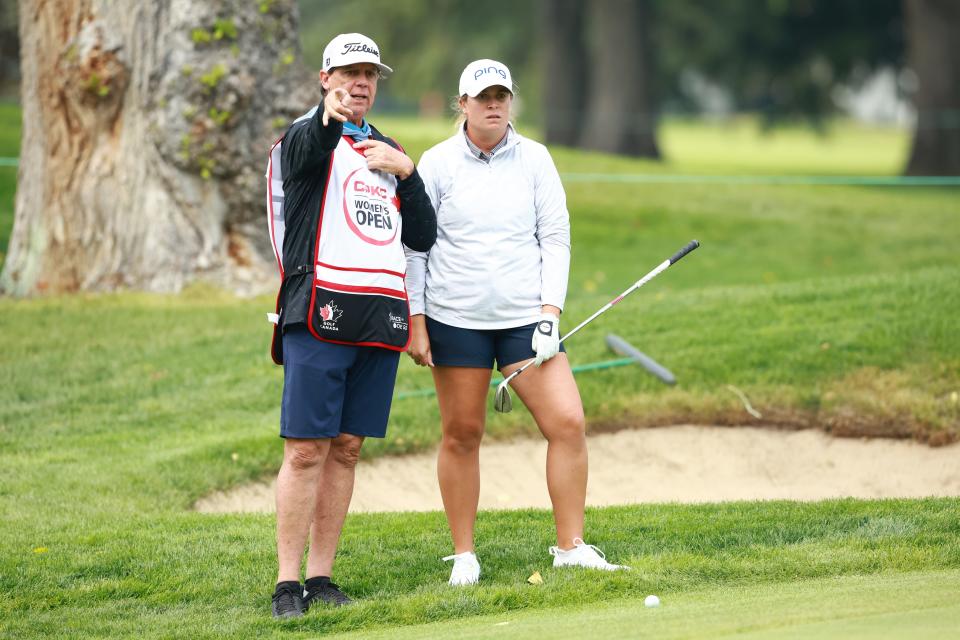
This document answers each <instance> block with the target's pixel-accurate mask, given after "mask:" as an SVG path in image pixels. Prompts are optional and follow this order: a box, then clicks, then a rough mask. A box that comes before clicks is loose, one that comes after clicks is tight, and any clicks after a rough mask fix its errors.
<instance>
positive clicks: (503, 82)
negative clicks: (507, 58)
mask: <svg viewBox="0 0 960 640" xmlns="http://www.w3.org/2000/svg"><path fill="white" fill-rule="evenodd" d="M496 85H500V86H503V87H506V88H507V89H509V90H510V92H511V93H513V80H511V79H510V69H507V65H505V64H503V63H502V62H497V61H496V60H488V59H486V58H484V59H483V60H474V61H473V62H471V63H470V64H468V65H467V68H466V69H464V70H463V73H461V74H460V93H459V94H458V95H461V96H462V95H468V96H470V97H471V98H476V97H477V96H478V95H479V94H480V92H481V91H483V90H484V89H486V88H487V87H493V86H496Z"/></svg>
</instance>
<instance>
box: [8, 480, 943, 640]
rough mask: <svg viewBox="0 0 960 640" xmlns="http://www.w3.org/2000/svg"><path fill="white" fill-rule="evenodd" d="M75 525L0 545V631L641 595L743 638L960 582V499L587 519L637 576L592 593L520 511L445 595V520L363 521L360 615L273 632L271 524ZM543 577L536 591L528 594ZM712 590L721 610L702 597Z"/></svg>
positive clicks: (384, 613) (491, 529)
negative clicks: (912, 589)
mask: <svg viewBox="0 0 960 640" xmlns="http://www.w3.org/2000/svg"><path fill="white" fill-rule="evenodd" d="M136 488H138V487H136V486H134V487H133V488H116V489H114V490H115V491H118V492H119V491H128V492H129V491H131V490H135V489H136ZM97 501H98V500H97V498H96V496H94V495H91V496H90V500H88V502H91V503H95V502H97ZM78 510H79V511H86V512H88V513H87V514H86V515H82V514H80V513H77V514H75V515H74V517H73V525H72V526H71V525H66V526H64V525H60V524H56V523H53V522H44V523H42V524H41V526H40V530H39V531H35V532H32V533H31V534H28V533H27V531H25V530H24V528H23V527H18V528H16V529H14V530H11V531H9V532H5V535H4V540H5V545H4V548H3V549H2V550H0V569H2V571H0V575H2V576H3V577H2V578H0V580H2V582H0V584H2V585H3V588H4V590H5V591H7V597H6V599H5V600H4V601H3V603H2V604H0V607H3V609H2V613H3V615H2V617H0V619H3V620H4V621H5V622H4V624H5V625H6V629H5V631H6V632H7V633H8V634H10V635H13V636H14V637H16V635H18V634H21V633H22V634H24V635H36V636H50V635H53V634H57V635H58V636H60V637H89V636H94V635H97V636H111V637H117V636H127V635H133V634H136V635H137V636H138V637H171V636H180V637H212V636H216V635H226V636H230V637H249V636H253V635H273V636H281V635H283V636H288V635H296V636H304V637H306V636H315V635H316V634H320V633H323V634H326V633H330V632H334V631H352V630H365V631H369V630H377V629H384V630H386V629H392V628H393V627H396V626H406V625H418V624H423V623H427V622H437V621H443V620H453V619H458V618H465V617H472V616H485V615H487V616H488V615H498V616H501V618H498V620H499V619H503V618H502V616H505V615H512V614H513V613H515V612H517V613H518V612H523V611H532V610H543V609H546V608H564V609H568V608H577V609H582V608H583V607H586V606H588V605H590V604H591V603H600V602H608V601H615V602H616V601H619V603H620V604H621V605H625V602H624V601H626V600H633V601H634V603H635V604H634V606H638V605H637V599H638V598H642V597H643V596H644V595H646V594H647V593H658V594H659V595H660V596H661V597H662V598H663V601H664V607H663V609H662V610H661V611H662V612H663V613H664V614H665V615H670V613H669V612H670V611H671V608H672V607H674V606H677V607H683V606H684V603H685V602H687V601H690V602H701V603H702V605H701V606H706V605H708V604H709V602H710V600H711V599H714V602H715V598H716V594H717V593H718V592H719V593H733V594H738V593H743V596H734V597H735V600H734V602H737V599H736V598H739V597H742V599H743V603H744V606H745V607H746V611H749V613H746V612H745V613H744V614H743V620H744V623H745V624H749V623H750V621H751V620H752V621H753V624H754V625H757V626H762V625H763V624H764V623H765V621H767V620H768V619H769V613H770V612H769V611H765V610H758V611H751V610H750V609H751V607H750V604H751V602H753V601H755V599H756V597H757V595H756V594H757V593H758V592H759V593H760V594H763V593H765V592H766V593H768V595H775V594H778V593H779V594H780V595H781V596H783V597H786V596H785V594H786V593H788V592H789V590H790V589H791V588H793V587H791V585H792V584H794V583H796V582H797V581H799V580H813V579H824V578H833V577H839V576H865V575H866V576H872V575H873V574H877V576H876V577H877V581H878V582H879V584H880V585H881V587H882V585H883V580H884V579H885V576H888V575H889V574H894V573H903V572H918V571H923V572H932V571H943V570H948V569H949V570H953V572H954V573H956V570H958V569H960V524H958V522H960V520H958V517H957V516H958V512H960V500H957V499H940V500H911V501H905V500H904V501H870V502H867V501H853V500H846V501H831V502H822V503H815V504H795V503H789V502H766V503H731V504H724V505H700V506H681V505H672V506H634V507H618V508H607V509H602V510H591V511H590V513H589V514H588V521H589V523H590V525H589V529H590V536H591V539H594V540H596V541H598V542H601V543H602V544H603V545H604V548H605V549H606V550H607V552H608V554H609V555H610V556H611V557H613V558H616V559H618V560H620V561H624V562H627V563H629V564H630V565H631V566H633V571H631V572H629V573H616V574H601V575H593V574H589V575H588V576H584V575H583V574H581V573H579V572H576V571H573V572H570V571H555V570H553V569H552V568H551V567H550V566H549V560H550V557H549V556H548V555H547V554H546V548H547V545H549V544H551V543H552V540H551V535H550V534H551V532H552V518H551V516H550V514H549V513H547V512H544V511H536V510H523V511H508V512H486V513H484V514H482V515H481V518H480V521H479V525H478V540H479V546H478V552H479V554H480V555H481V557H483V558H484V559H485V561H484V578H483V581H482V584H481V585H480V586H478V587H476V588H470V589H464V590H460V591H455V592H453V593H452V594H451V592H450V590H449V589H448V588H447V587H446V585H445V584H444V581H445V578H446V574H447V571H448V570H449V569H448V567H447V565H445V564H444V563H442V562H440V560H439V558H440V556H441V555H443V554H444V553H446V552H447V549H448V545H449V542H448V534H447V533H446V530H445V524H444V519H443V516H442V515H441V514H439V513H425V514H389V515H387V514H381V515H363V516H355V517H351V519H350V521H349V522H348V525H347V529H346V532H345V535H344V538H343V541H342V546H341V552H340V555H339V559H338V565H337V573H338V574H339V576H340V577H341V585H342V586H344V588H346V589H348V590H349V591H350V592H351V593H352V594H354V595H355V596H357V597H358V598H359V601H358V603H357V605H356V606H354V607H350V608H347V609H340V610H331V609H319V610H315V611H313V612H311V613H310V615H309V616H308V617H306V618H305V619H303V620H301V621H296V622H292V623H286V624H278V623H275V622H273V621H272V620H270V619H269V617H268V616H267V607H268V602H267V595H268V594H267V592H268V591H269V584H270V579H271V574H272V569H273V547H272V534H273V523H272V519H271V518H270V517H269V516H204V515H199V514H186V513H183V514H177V513H170V512H166V513H163V512H161V510H159V509H153V510H151V509H145V510H143V511H139V510H138V512H120V513H110V512H102V513H97V512H99V511H100V509H99V507H97V506H96V505H95V504H89V505H86V506H83V507H79V509H78ZM56 511H57V510H56V509H47V510H46V513H54V512H56ZM535 570H536V571H540V572H541V574H542V575H543V577H544V581H545V583H544V585H542V586H539V587H533V586H531V585H529V584H527V583H526V578H527V576H529V575H530V574H531V573H532V572H533V571H535ZM906 579H909V578H906ZM861 582H863V583H872V582H873V580H872V578H871V579H867V578H864V579H862V580H861ZM943 583H944V581H939V582H936V583H934V585H935V588H931V589H928V590H926V591H925V593H929V597H931V598H933V599H935V601H940V600H942V599H944V598H946V597H948V596H949V595H950V594H952V593H955V592H956V588H957V587H956V583H953V585H952V586H947V585H944V586H942V587H940V586H939V585H943ZM16 584H19V585H22V586H24V587H26V586H27V585H29V589H26V588H20V589H18V588H16V587H15V585H16ZM800 587H801V588H802V585H800ZM881 587H878V588H877V589H876V590H878V591H879V590H882V589H881ZM810 589H811V587H808V588H807V589H806V591H808V592H809V590H810ZM703 590H707V591H708V592H709V591H712V592H713V593H714V595H713V596H711V595H710V594H709V593H706V594H701V595H699V596H698V595H697V592H701V591H703ZM941 591H942V593H941ZM686 594H689V595H686ZM806 597H807V598H809V595H807V596H806ZM887 599H889V598H887ZM910 602H911V603H915V604H914V606H919V605H917V604H916V600H911V601H910ZM851 606H854V605H853V604H851ZM871 606H872V607H874V608H875V609H878V608H880V607H878V605H877V603H874V604H873V605H871ZM781 607H782V604H781ZM893 610H894V611H895V610H896V609H893ZM803 611H804V614H805V615H806V616H808V617H809V616H811V615H815V611H810V610H809V608H808V607H806V606H805V607H804V609H803ZM657 613H659V612H657ZM584 614H585V615H589V612H588V611H585V612H584ZM614 615H615V614H614ZM569 623H570V624H577V621H576V620H575V619H570V620H569ZM667 626H669V625H667ZM391 633H392V631H391ZM600 637H602V636H600Z"/></svg>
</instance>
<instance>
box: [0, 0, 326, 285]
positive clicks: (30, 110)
mask: <svg viewBox="0 0 960 640" xmlns="http://www.w3.org/2000/svg"><path fill="white" fill-rule="evenodd" d="M20 41H21V44H22V47H21V82H22V86H21V100H22V106H23V138H22V144H21V152H20V169H19V182H18V187H17V197H16V211H15V218H14V228H13V235H12V237H11V240H10V250H9V254H8V256H7V260H6V263H5V268H4V272H3V274H2V276H0V288H2V289H3V290H5V291H6V292H8V293H12V294H14V295H30V294H35V293H42V292H63V291H77V290H110V289H115V288H138V289H147V290H151V291H176V290H178V289H180V288H181V287H182V286H183V285H185V284H186V283H188V282H190V281H191V280H194V279H197V278H203V279H210V280H214V281H216V282H220V283H226V284H228V285H229V286H230V287H231V288H233V289H235V290H244V289H250V288H259V287H262V285H263V283H264V281H265V278H266V277H267V274H269V273H270V272H269V269H270V267H269V265H270V264H271V262H272V261H273V257H272V254H271V252H270V248H269V242H268V241H267V240H266V233H265V225H266V223H265V214H264V213H263V210H264V206H265V205H264V198H265V196H264V193H265V186H264V178H263V170H264V168H265V165H266V158H267V152H268V150H269V147H270V144H271V143H272V142H273V140H274V139H275V138H276V137H278V136H279V135H280V133H282V131H283V129H284V128H285V127H286V125H287V124H288V123H289V121H290V119H291V118H292V117H294V116H295V115H297V114H298V113H299V112H302V111H304V110H306V108H308V107H309V105H310V103H311V102H315V101H316V100H318V99H319V91H318V87H317V84H316V81H315V80H313V81H311V80H310V78H308V77H307V76H306V72H305V70H304V69H303V68H302V67H301V66H300V64H299V62H298V61H299V44H298V39H297V5H296V0H264V1H263V2H251V1H249V0H219V1H217V2H194V1H193V0H153V1H151V2H115V1H112V0H33V1H32V2H28V3H23V4H22V5H21V10H20Z"/></svg>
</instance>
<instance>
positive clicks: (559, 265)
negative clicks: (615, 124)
mask: <svg viewBox="0 0 960 640" xmlns="http://www.w3.org/2000/svg"><path fill="white" fill-rule="evenodd" d="M507 135H508V138H507V144H506V145H505V146H504V147H503V148H502V149H501V150H499V151H498V152H496V153H495V154H494V155H493V157H492V158H491V159H490V162H489V163H485V162H483V161H482V160H480V159H479V158H477V157H476V156H474V155H472V154H471V153H470V149H469V148H468V146H467V142H466V139H465V137H464V133H463V132H458V133H457V134H456V135H454V136H453V137H451V138H449V139H448V140H445V141H443V142H441V143H440V144H438V145H436V146H435V147H433V148H431V149H429V150H428V151H427V152H426V153H424V154H423V158H421V160H420V164H419V165H418V167H417V170H418V171H419V173H420V176H421V177H422V178H423V182H424V186H425V188H426V191H427V195H428V196H429V198H430V201H431V202H432V203H433V207H434V209H435V210H436V212H437V227H438V228H437V242H436V244H435V245H434V246H433V248H432V249H430V251H429V252H426V253H422V252H416V251H412V250H410V249H407V250H406V254H407V276H406V286H407V294H408V296H409V298H410V313H411V314H420V313H426V314H427V315H428V316H430V317H431V318H433V319H434V320H438V321H440V322H442V323H444V324H449V325H453V326H456V327H463V328H467V329H504V328H508V327H516V326H522V325H525V324H530V323H533V322H536V321H537V320H539V319H540V308H541V305H545V304H549V305H554V306H556V307H559V308H561V309H562V308H563V303H564V300H565V298H566V295H567V276H568V273H569V269H570V219H569V214H568V213H567V203H566V195H565V194H564V191H563V186H562V185H561V184H560V175H559V174H558V173H557V169H556V166H555V165H554V164H553V159H552V158H551V157H550V152H549V151H547V148H546V147H545V146H543V145H542V144H540V143H538V142H534V141H533V140H529V139H527V138H524V137H523V136H521V135H519V134H518V133H516V131H514V130H513V128H512V127H511V128H510V129H509V130H508V134H507Z"/></svg>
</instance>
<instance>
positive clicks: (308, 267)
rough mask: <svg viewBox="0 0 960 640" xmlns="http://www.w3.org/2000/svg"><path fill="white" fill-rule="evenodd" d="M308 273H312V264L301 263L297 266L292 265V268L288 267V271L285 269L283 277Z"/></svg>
mask: <svg viewBox="0 0 960 640" xmlns="http://www.w3.org/2000/svg"><path fill="white" fill-rule="evenodd" d="M308 273H313V265H312V264H301V265H300V266H299V267H294V268H293V269H290V270H289V271H287V272H286V273H285V274H284V275H283V279H284V280H286V279H287V278H291V277H293V276H303V275H306V274H308Z"/></svg>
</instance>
